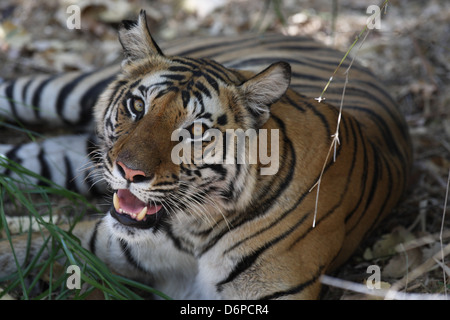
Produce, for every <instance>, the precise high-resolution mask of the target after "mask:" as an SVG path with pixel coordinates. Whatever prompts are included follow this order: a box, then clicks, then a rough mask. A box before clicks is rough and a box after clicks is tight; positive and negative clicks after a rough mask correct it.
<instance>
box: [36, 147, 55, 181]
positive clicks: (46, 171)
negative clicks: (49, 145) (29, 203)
mask: <svg viewBox="0 0 450 320" xmlns="http://www.w3.org/2000/svg"><path fill="white" fill-rule="evenodd" d="M38 160H39V163H40V164H41V172H40V175H41V176H43V177H44V178H47V179H49V180H51V179H52V175H51V171H50V168H49V166H48V163H47V160H46V159H45V152H44V149H43V148H42V147H41V148H40V151H39V155H38ZM38 185H40V186H49V184H48V183H47V182H44V181H42V180H40V181H39V183H38Z"/></svg>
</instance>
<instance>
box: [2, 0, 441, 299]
mask: <svg viewBox="0 0 450 320" xmlns="http://www.w3.org/2000/svg"><path fill="white" fill-rule="evenodd" d="M73 4H75V5H77V6H78V8H79V9H80V12H81V20H80V21H79V22H80V23H79V27H80V28H75V29H71V28H70V27H71V26H73V25H74V23H76V22H77V21H75V20H73V19H72V18H71V16H72V14H73V13H74V11H71V9H73V7H70V6H71V5H73ZM382 4H383V1H373V0H371V1H356V0H340V1H338V0H336V1H325V0H314V1H313V0H310V1H308V0H304V1H301V0H272V1H269V0H266V1H245V0H208V1H205V0H202V1H201V0H184V1H182V0H159V1H143V0H134V1H125V0H114V1H108V0H96V1H87V0H85V1H83V0H78V1H77V0H59V1H56V0H52V1H43V0H40V1H32V0H2V1H1V3H0V78H2V79H9V78H13V77H17V76H20V75H23V74H29V73H36V72H44V73H55V72H60V71H67V70H90V69H92V68H97V67H101V66H104V65H106V64H109V63H112V62H114V61H117V60H118V59H119V58H120V54H121V51H120V44H119V43H118V41H117V33H116V30H117V26H118V23H119V22H120V21H121V20H122V19H126V18H133V17H136V15H137V13H138V12H139V9H141V8H143V9H146V11H147V15H148V19H149V25H150V28H151V30H152V34H153V35H154V36H155V38H156V39H157V41H158V42H160V43H162V42H164V41H166V40H170V39H174V38H180V37H186V36H201V35H207V34H212V35H226V34H237V33H243V32H249V31H250V32H255V33H256V32H268V31H272V32H273V31H275V32H279V33H283V34H289V35H300V34H301V35H309V36H311V37H313V38H315V39H317V40H318V41H321V42H324V43H326V44H328V45H330V46H332V47H335V48H338V49H339V50H342V51H344V52H345V51H347V50H348V49H349V48H350V46H351V44H352V43H353V41H354V40H355V37H356V36H357V35H358V34H359V33H360V32H361V31H362V30H363V29H364V27H365V25H366V23H367V19H368V17H369V16H370V15H371V14H373V13H374V12H375V11H369V13H367V10H368V8H369V7H370V6H372V5H378V6H380V7H381V6H382ZM371 8H372V10H376V8H379V7H371ZM68 23H69V24H68ZM379 23H380V25H379V28H374V29H372V30H370V32H369V34H368V36H367V38H366V39H365V41H364V43H363V44H362V47H361V48H360V49H359V50H358V51H357V53H356V50H353V51H352V52H351V54H356V55H357V59H358V61H360V62H361V63H362V64H364V65H365V66H367V67H368V68H370V69H371V70H372V71H373V72H374V73H375V74H377V75H378V76H379V78H380V79H382V81H383V82H384V83H385V84H386V85H387V87H388V88H389V90H390V93H391V94H392V96H393V97H394V98H395V99H396V100H397V101H398V103H399V106H400V108H401V110H402V112H403V113H404V114H405V117H406V119H407V122H408V124H409V127H410V132H411V135H412V138H413V141H414V152H415V162H414V171H413V176H412V180H411V184H410V188H409V190H408V192H407V194H406V196H405V199H404V200H403V202H402V203H401V204H400V206H399V207H398V209H397V210H396V212H395V213H394V214H392V215H391V217H390V218H389V219H387V220H386V221H384V222H383V225H382V226H380V228H379V229H378V230H377V231H376V232H375V233H374V234H372V235H371V236H370V237H369V238H368V239H367V240H366V241H365V242H364V243H363V244H362V245H361V247H360V249H359V250H358V252H357V253H356V254H355V255H354V257H353V258H352V259H350V261H349V262H348V263H347V264H346V265H345V266H343V267H342V268H341V269H339V270H338V272H337V273H336V274H334V275H333V277H335V278H337V279H342V280H346V281H351V282H352V283H358V284H364V280H365V279H367V278H368V277H369V276H370V275H371V274H370V273H368V272H367V270H368V269H367V268H368V267H369V266H371V265H376V266H379V267H380V270H381V281H382V285H383V287H385V288H388V287H390V286H394V288H396V289H398V290H400V291H401V292H406V293H420V294H435V293H436V294H442V295H445V294H446V293H447V291H448V290H449V289H450V286H449V280H448V279H449V278H450V269H449V264H450V259H449V258H448V257H446V258H445V257H444V260H445V263H446V266H445V265H443V264H442V263H441V261H442V256H443V255H446V254H448V253H449V252H447V251H449V250H448V248H447V250H446V251H443V250H441V249H442V247H445V246H446V245H448V243H449V242H450V218H449V217H448V212H449V210H448V205H447V210H445V209H446V208H445V207H444V203H445V198H446V194H448V191H447V190H446V186H447V183H448V179H449V174H450V170H449V168H450V90H449V89H450V45H449V43H450V1H438V0H429V1H420V0H409V1H406V0H394V1H388V4H387V7H384V8H382V9H381V15H380V19H379ZM357 46H359V43H358V45H357ZM350 76H351V75H350ZM2 140H3V139H2ZM445 213H447V217H445ZM440 238H441V239H442V240H440ZM436 257H438V259H437V261H436V259H434V258H436ZM445 272H446V273H445ZM430 297H433V296H430ZM324 298H325V299H367V298H368V297H367V296H363V295H360V294H358V293H356V292H355V291H354V290H343V289H338V288H335V287H329V286H326V288H325V290H324ZM422 298H424V296H422Z"/></svg>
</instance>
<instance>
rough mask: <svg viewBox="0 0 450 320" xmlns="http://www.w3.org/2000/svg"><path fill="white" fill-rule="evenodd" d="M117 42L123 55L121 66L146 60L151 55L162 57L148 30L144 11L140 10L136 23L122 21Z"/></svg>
mask: <svg viewBox="0 0 450 320" xmlns="http://www.w3.org/2000/svg"><path fill="white" fill-rule="evenodd" d="M119 41H120V43H121V44H122V47H123V51H124V54H125V58H124V60H123V61H122V65H124V64H127V63H130V62H133V61H135V60H139V59H144V58H148V57H150V56H152V55H161V56H164V54H163V52H162V51H161V49H160V48H159V47H158V45H157V44H156V42H155V40H153V38H152V36H151V34H150V31H149V30H148V25H147V16H146V14H145V10H141V12H140V13H139V18H138V20H137V21H136V20H123V21H122V24H121V26H120V28H119Z"/></svg>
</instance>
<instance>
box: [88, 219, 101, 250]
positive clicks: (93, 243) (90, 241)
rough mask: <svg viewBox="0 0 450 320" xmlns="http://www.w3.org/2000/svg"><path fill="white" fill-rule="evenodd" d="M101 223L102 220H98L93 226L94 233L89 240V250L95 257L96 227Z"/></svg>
mask: <svg viewBox="0 0 450 320" xmlns="http://www.w3.org/2000/svg"><path fill="white" fill-rule="evenodd" d="M100 223H102V220H98V221H97V223H96V224H95V226H94V231H93V232H92V235H91V239H90V240H89V250H90V251H91V252H92V253H93V254H94V255H95V254H96V251H97V250H96V244H97V235H98V227H99V226H100Z"/></svg>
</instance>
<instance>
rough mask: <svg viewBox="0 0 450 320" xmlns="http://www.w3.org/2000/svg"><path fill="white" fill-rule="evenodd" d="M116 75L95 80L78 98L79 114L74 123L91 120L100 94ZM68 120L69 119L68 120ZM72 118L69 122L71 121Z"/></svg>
mask: <svg viewBox="0 0 450 320" xmlns="http://www.w3.org/2000/svg"><path fill="white" fill-rule="evenodd" d="M115 77H116V75H113V76H110V77H108V78H106V79H103V80H101V81H100V82H97V83H96V84H95V85H94V86H91V87H90V88H89V89H88V90H87V91H86V92H85V93H84V94H83V96H82V97H81V99H80V107H81V110H80V115H79V116H78V121H77V122H76V123H75V124H83V125H84V124H86V122H91V121H93V114H92V110H93V108H94V105H95V104H96V103H97V100H98V98H99V96H100V94H101V93H102V92H103V91H104V90H105V89H106V87H107V86H108V85H109V84H110V83H111V82H112V81H113V80H114V79H115ZM69 121H70V120H69ZM73 121H74V119H72V120H71V121H70V122H73Z"/></svg>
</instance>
